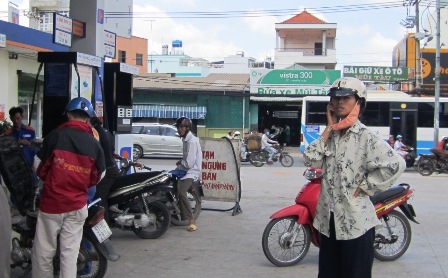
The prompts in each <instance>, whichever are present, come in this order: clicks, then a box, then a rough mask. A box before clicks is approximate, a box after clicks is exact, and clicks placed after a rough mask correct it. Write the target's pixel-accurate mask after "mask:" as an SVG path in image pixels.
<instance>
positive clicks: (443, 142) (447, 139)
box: [437, 136, 448, 151]
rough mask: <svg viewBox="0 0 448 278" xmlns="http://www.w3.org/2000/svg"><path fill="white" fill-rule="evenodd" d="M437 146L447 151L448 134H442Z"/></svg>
mask: <svg viewBox="0 0 448 278" xmlns="http://www.w3.org/2000/svg"><path fill="white" fill-rule="evenodd" d="M437 147H438V149H439V150H442V151H448V136H443V137H442V140H440V142H439V144H438V146H437Z"/></svg>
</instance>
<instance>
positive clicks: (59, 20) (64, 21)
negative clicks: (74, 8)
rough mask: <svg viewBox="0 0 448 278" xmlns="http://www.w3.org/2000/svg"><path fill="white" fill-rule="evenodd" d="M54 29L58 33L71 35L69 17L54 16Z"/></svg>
mask: <svg viewBox="0 0 448 278" xmlns="http://www.w3.org/2000/svg"><path fill="white" fill-rule="evenodd" d="M54 24H55V28H56V29H57V30H60V31H64V32H66V33H69V34H71V33H72V30H73V23H72V19H71V18H70V17H66V16H63V15H61V14H56V15H55V22H54Z"/></svg>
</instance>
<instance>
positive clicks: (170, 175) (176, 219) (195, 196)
mask: <svg viewBox="0 0 448 278" xmlns="http://www.w3.org/2000/svg"><path fill="white" fill-rule="evenodd" d="M115 158H116V159H118V160H119V161H120V175H125V174H126V173H127V172H128V171H129V170H130V169H131V168H133V169H134V172H136V170H137V169H139V170H148V171H149V172H146V171H145V172H144V171H142V172H138V173H134V174H131V175H128V176H135V177H139V178H140V177H141V178H142V179H145V177H147V178H151V180H150V182H151V183H150V186H149V187H148V190H146V191H145V194H146V196H147V197H148V198H152V199H157V200H159V201H158V202H162V204H163V205H164V206H166V207H167V209H168V215H169V216H170V218H171V223H173V224H174V225H177V226H186V225H188V220H182V219H181V216H180V208H179V194H178V192H177V182H178V180H179V179H181V178H182V177H183V176H185V172H184V171H179V170H172V171H151V168H149V167H148V166H146V165H144V164H142V163H139V162H133V161H131V160H129V159H127V158H123V157H120V156H118V155H115ZM182 172H183V173H182ZM128 176H124V177H120V178H119V179H122V178H126V177H128ZM116 182H117V181H116ZM119 183H120V181H118V184H119ZM114 184H115V183H114ZM202 196H204V194H203V191H202V186H201V184H200V182H199V181H198V182H195V183H193V185H192V187H191V188H190V190H189V191H188V194H187V197H188V199H189V200H190V203H191V206H192V213H193V217H194V219H195V220H196V219H198V217H199V214H200V213H201V206H202V205H201V197H202ZM168 224H169V220H168Z"/></svg>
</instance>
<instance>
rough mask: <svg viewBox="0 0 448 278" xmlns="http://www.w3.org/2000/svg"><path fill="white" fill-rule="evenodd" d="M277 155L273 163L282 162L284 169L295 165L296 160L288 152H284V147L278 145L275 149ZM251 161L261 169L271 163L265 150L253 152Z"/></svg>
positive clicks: (250, 157)
mask: <svg viewBox="0 0 448 278" xmlns="http://www.w3.org/2000/svg"><path fill="white" fill-rule="evenodd" d="M274 148H275V149H276V150H277V153H276V154H275V155H274V157H273V159H272V160H273V161H274V162H277V161H280V164H282V166H283V167H291V166H292V165H293V164H294V159H293V158H292V156H291V155H290V154H289V153H288V152H284V151H283V149H282V147H281V146H280V145H278V144H276V145H275V147H274ZM249 161H250V163H251V164H252V165H254V166H255V167H261V166H263V165H264V164H267V163H268V161H269V153H268V152H266V151H263V150H259V151H253V152H251V153H250V155H249Z"/></svg>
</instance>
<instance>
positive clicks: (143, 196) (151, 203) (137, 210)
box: [107, 158, 170, 239]
mask: <svg viewBox="0 0 448 278" xmlns="http://www.w3.org/2000/svg"><path fill="white" fill-rule="evenodd" d="M122 159H123V160H122V161H123V162H122V165H121V166H122V167H121V169H120V177H118V178H117V179H116V180H115V181H114V183H113V184H112V186H111V188H110V191H109V196H108V198H107V203H108V206H109V219H108V222H109V223H110V225H111V226H112V227H113V228H119V229H122V230H132V231H133V232H134V233H135V234H137V235H138V236H139V237H141V238H144V239H155V238H158V237H161V236H162V235H163V234H165V232H166V231H167V230H168V227H169V225H170V211H169V210H168V208H167V207H166V205H165V204H164V203H163V202H162V200H160V198H158V197H156V196H152V194H151V192H152V190H154V188H156V187H158V186H159V184H163V183H164V182H166V181H167V180H168V177H167V176H166V175H163V174H161V173H157V172H142V173H132V174H130V175H126V173H127V172H128V170H129V167H130V166H129V163H128V160H127V159H124V158H122ZM123 163H124V165H123Z"/></svg>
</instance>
